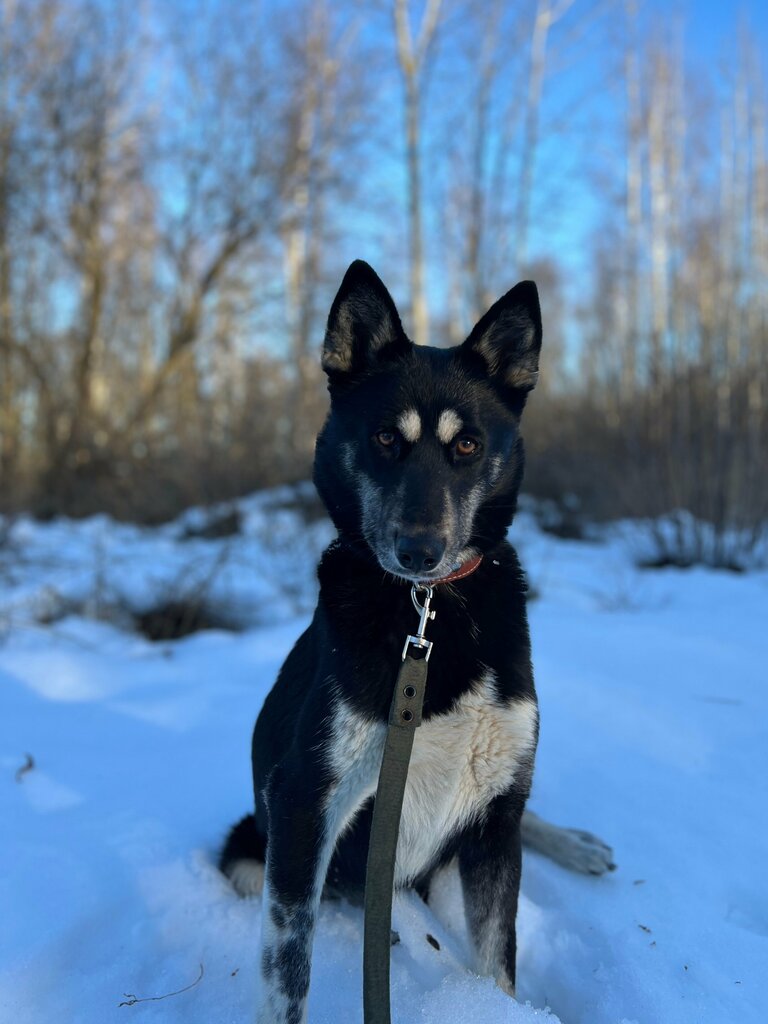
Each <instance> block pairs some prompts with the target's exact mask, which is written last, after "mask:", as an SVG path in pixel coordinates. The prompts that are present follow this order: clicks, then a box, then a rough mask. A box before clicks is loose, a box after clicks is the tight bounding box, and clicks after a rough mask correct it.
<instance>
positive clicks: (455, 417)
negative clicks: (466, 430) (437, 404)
mask: <svg viewBox="0 0 768 1024" xmlns="http://www.w3.org/2000/svg"><path fill="white" fill-rule="evenodd" d="M463 426H464V424H463V422H462V420H461V417H460V416H459V414H458V413H457V412H455V411H454V410H453V409H443V411H442V412H441V413H440V419H439V420H438V421H437V439H438V440H439V441H442V443H443V444H450V443H451V441H452V440H453V439H454V437H456V435H457V434H458V432H459V431H460V430H461V428H462V427H463Z"/></svg>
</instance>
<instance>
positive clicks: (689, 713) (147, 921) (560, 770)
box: [0, 492, 768, 1024]
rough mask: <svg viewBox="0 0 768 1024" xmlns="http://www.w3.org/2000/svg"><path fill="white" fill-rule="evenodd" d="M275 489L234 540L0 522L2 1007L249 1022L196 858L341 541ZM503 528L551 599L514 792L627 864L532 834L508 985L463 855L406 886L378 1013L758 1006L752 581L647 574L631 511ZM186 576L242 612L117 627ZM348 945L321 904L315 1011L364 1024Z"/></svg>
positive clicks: (242, 970)
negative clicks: (476, 925) (466, 882)
mask: <svg viewBox="0 0 768 1024" xmlns="http://www.w3.org/2000/svg"><path fill="white" fill-rule="evenodd" d="M287 497H289V496H288V495H286V494H284V493H282V492H281V493H280V494H276V493H275V492H273V493H272V494H271V495H262V496H259V497H255V498H250V499H247V500H246V501H243V502H242V503H240V504H239V508H240V510H241V513H242V522H243V533H242V534H241V535H237V536H233V537H229V538H223V539H221V540H204V539H201V538H192V539H186V540H185V539H182V537H183V536H184V534H185V532H186V531H187V529H188V528H189V526H190V525H194V524H195V523H196V522H198V523H199V522H201V521H204V514H203V513H199V512H198V513H190V514H188V516H186V517H185V518H184V519H183V520H182V521H180V522H178V523H175V524H170V525H168V526H165V527H161V528H156V529H141V528H138V527H133V526H125V525H119V524H116V523H113V522H111V521H109V520H107V519H104V518H97V519H92V520H87V521H84V522H78V523H74V522H69V521H64V520H60V521H56V522H53V523H50V524H39V523H34V522H32V521H31V520H27V519H20V520H18V521H17V522H16V523H14V524H13V525H12V526H11V527H10V530H9V540H8V541H7V542H6V545H5V547H4V548H3V549H0V587H2V592H1V593H0V820H1V821H2V822H3V827H2V830H1V831H0V907H2V916H1V918H0V921H1V924H0V1021H2V1022H3V1024H5V1021H8V1022H10V1021H13V1022H14V1024H43V1022H46V1024H47V1022H48V1021H51V1020H61V1021H66V1022H68V1024H69V1022H71V1024H110V1022H113V1021H115V1022H118V1021H119V1022H121V1024H122V1022H125V1021H129V1020H131V1021H135V1022H143V1021H162V1022H163V1024H175V1022H179V1024H180V1022H182V1021H184V1022H185V1024H186V1022H189V1021H201V1022H203V1021H204V1022H205V1024H229V1022H232V1024H235V1022H237V1024H242V1022H246V1021H249V1020H251V1019H252V1015H253V1007H254V1004H255V993H256V987H257V984H258V980H257V970H256V968H257V948H258V936H259V930H260V920H259V905H258V900H252V901H243V900H240V899H238V898H237V897H236V896H235V895H234V894H233V892H232V891H231V889H230V888H229V887H228V885H227V884H226V883H225V881H224V880H223V879H222V878H221V877H220V876H219V875H218V873H217V871H216V869H215V867H214V862H215V855H216V847H217V844H218V843H219V842H220V840H221V838H222V837H223V835H224V833H225V830H226V829H227V827H228V826H229V825H230V824H231V823H232V822H233V821H235V820H236V819H237V818H238V817H239V816H240V815H241V814H242V813H244V811H245V810H246V809H247V808H248V806H249V801H250V793H249V786H250V782H249V762H248V757H249V744H250V732H251V727H252V723H253V719H254V717H255V715H256V713H257V711H258V708H259V706H260V704H261V702H262V700H263V698H264V696H265V694H266V693H267V691H268V690H269V687H270V686H271V684H272V681H273V679H274V676H275V673H276V671H277V669H278V667H279V665H280V663H281V661H282V659H283V657H284V656H285V654H286V652H287V651H288V649H289V648H290V646H291V644H292V642H293V640H294V639H295V637H296V636H297V635H298V633H299V631H300V630H301V629H302V628H303V626H304V625H305V624H306V622H307V620H308V616H309V613H310V610H311V607H312V604H313V569H314V560H315V558H316V554H317V552H318V551H319V550H320V548H321V547H322V546H323V545H324V544H325V543H327V541H328V539H329V538H330V536H331V531H330V528H329V526H328V524H327V523H325V522H324V521H322V520H317V521H315V522H312V523H309V524H307V523H305V522H304V521H303V520H301V519H300V518H299V517H297V516H296V515H295V514H294V513H292V512H290V511H288V510H286V509H285V507H284V504H285V501H286V499H287ZM0 533H1V531H0ZM512 539H513V540H514V541H515V543H517V545H518V547H519V550H520V553H521V556H522V559H523V561H524V564H525V565H526V568H527V569H528V571H529V574H530V577H531V580H532V583H533V585H534V587H535V589H536V591H537V592H538V594H539V596H538V597H537V598H536V599H535V600H533V601H532V602H531V605H530V617H531V629H532V635H533V643H534V660H535V668H536V677H537V687H538V690H539V696H540V701H541V708H542V734H541V745H540V750H539V755H538V761H537V770H536V779H535V784H534V794H533V797H532V807H533V808H534V809H535V810H536V811H537V812H538V813H539V814H541V815H542V816H544V817H546V818H550V819H552V820H554V821H557V822H558V823H560V824H564V825H571V826H575V827H581V828H587V829H590V830H591V831H593V832H595V833H597V834H599V835H601V836H602V837H603V838H605V839H606V840H607V841H609V842H610V843H611V844H612V845H613V847H614V849H615V854H616V860H617V863H618V869H617V871H616V872H615V873H613V874H611V875H609V876H606V877H603V878H588V877H581V876H576V875H572V874H568V873H567V872H565V871H563V870H562V869H561V868H558V867H557V866H555V865H554V864H552V863H550V862H548V861H545V860H543V859H542V858H540V857H538V856H537V855H534V854H526V855H525V861H524V871H523V886H522V898H521V906H520V914H519V921H518V925H519V947H520V949H519V961H518V982H519V984H518V998H519V1002H517V1003H516V1002H514V1001H512V1000H511V999H509V998H508V997H507V996H505V995H504V994H503V993H501V992H500V991H499V990H498V989H497V988H496V987H495V985H494V984H493V982H492V981H490V980H488V979H484V978H478V977H477V976H476V975H475V974H474V973H473V972H472V969H471V968H472V961H471V956H470V952H469V947H468V944H467V937H466V934H465V931H464V928H463V924H462V915H461V898H460V893H459V891H458V886H457V883H456V880H455V878H453V877H451V876H446V877H445V878H443V879H441V881H440V884H439V885H438V886H437V891H436V893H435V898H434V901H433V906H432V908H429V909H428V908H427V907H425V906H424V905H423V904H422V903H421V901H420V900H419V899H418V898H416V897H415V896H413V895H409V896H406V897H403V898H399V899H398V900H397V901H396V905H395V912H394V927H395V928H396V929H397V930H398V932H399V934H400V937H401V942H400V944H399V945H397V946H395V947H394V948H393V952H392V977H393V1019H394V1021H395V1022H396V1024H431V1022H434V1024H438V1022H439V1024H463V1022H468V1021H472V1022H476V1024H530V1022H532V1021H534V1020H546V1021H547V1022H548V1024H557V1021H558V1020H559V1021H561V1022H562V1024H656V1022H662V1021H663V1022H664V1024H683V1022H685V1024H688V1022H696V1024H710V1022H711V1024H715V1022H716V1024H724V1022H729V1024H730V1022H734V1024H736V1022H738V1024H752V1022H755V1024H758V1022H760V1024H763V1022H764V1021H766V1020H768V996H767V995H766V980H767V979H766V973H767V972H766V968H767V967H768V889H766V886H765V881H764V870H765V864H766V863H768V829H767V827H766V824H765V808H766V806H768V800H767V799H766V798H767V797H768V743H767V742H766V740H767V739H768V736H767V735H766V734H767V732H768V725H767V723H768V716H767V715H766V711H768V687H766V685H765V683H766V669H765V665H766V662H767V660H768V659H767V658H766V656H767V655H768V641H767V640H766V623H768V615H767V614H766V613H767V612H768V574H767V573H765V572H755V573H751V574H748V575H743V576H735V575H729V574H725V573H716V572H712V571H709V570H703V569H692V570H688V571H679V570H664V571H661V572H647V571H645V572H643V571H639V570H637V569H635V568H633V562H632V543H631V541H632V528H631V527H629V526H627V527H624V528H623V530H613V531H611V532H610V533H608V534H606V536H605V537H604V538H603V540H602V541H600V542H590V543H575V542H564V541H560V540H556V539H554V538H552V537H550V536H548V535H545V534H543V533H541V532H539V531H538V529H537V528H536V526H535V525H534V521H533V518H532V517H531V516H528V515H522V516H521V517H520V518H519V520H518V522H516V524H515V526H514V528H513V530H512ZM196 588H197V589H199V590H204V591H205V592H206V593H207V594H208V595H209V597H210V599H211V600H212V601H213V602H214V603H219V604H222V605H226V606H227V608H228V610H229V614H230V617H231V618H232V619H233V620H237V621H238V623H239V625H240V626H241V627H245V629H244V631H243V632H239V633H231V632H223V631H208V632H200V633H196V634H194V635H192V636H190V637H187V638H186V639H184V640H180V641H176V642H162V643H151V642H149V641H148V640H145V639H144V638H143V637H142V636H140V635H139V634H138V633H136V632H135V631H133V630H132V629H131V628H129V627H130V626H131V623H132V615H135V614H137V613H139V612H141V611H143V610H146V609H147V608H148V607H149V606H150V605H151V604H152V603H153V602H155V601H158V600H161V599H162V598H163V597H166V598H167V597H168V596H170V595H174V594H176V595H178V594H179V593H191V592H194V591H195V589H196ZM121 609H122V611H121ZM28 754H29V755H31V757H32V759H33V762H34V763H33V766H32V767H30V768H28V769H27V770H24V766H25V763H26V756H27V755H28ZM428 934H429V935H431V936H433V937H434V938H435V939H436V940H437V942H438V943H439V946H440V949H439V950H437V949H435V948H434V946H433V945H432V944H430V943H429V942H428V941H427V938H426V936H427V935H428ZM361 942H362V914H361V911H360V910H358V909H355V908H351V907H349V906H347V905H345V904H325V905H324V906H323V908H322V912H321V916H320V922H319V928H318V934H317V938H316V942H315V955H314V960H313V978H312V990H311V997H310V1021H311V1022H312V1024H323V1022H329V1024H330V1022H333V1024H345V1022H350V1024H351V1022H360V1021H361V1020H362V1014H361V1010H360V1004H361V997H360V988H361V977H360V959H361V956H360V953H361ZM201 970H202V976H200V975H201ZM198 979H199V980H198ZM182 989H186V991H181V990H182ZM174 993H175V994H174ZM158 996H167V998H163V999H160V1000H157V999H152V1000H151V1001H150V997H158ZM145 1000H147V1001H145ZM121 1003H122V1004H128V1005H120V1004H121ZM548 1008H551V1009H548Z"/></svg>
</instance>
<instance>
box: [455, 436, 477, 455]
mask: <svg viewBox="0 0 768 1024" xmlns="http://www.w3.org/2000/svg"><path fill="white" fill-rule="evenodd" d="M476 451H477V441H473V440H472V438H471V437H460V438H459V440H458V441H457V442H456V454H457V455H462V456H466V455H474V454H475V452H476Z"/></svg>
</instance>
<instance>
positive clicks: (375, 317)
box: [322, 260, 411, 382]
mask: <svg viewBox="0 0 768 1024" xmlns="http://www.w3.org/2000/svg"><path fill="white" fill-rule="evenodd" d="M410 347H411V342H410V341H409V340H408V338H407V337H406V336H405V332H404V331H403V326H402V324H401V323H400V317H399V315H398V312H397V309H396V308H395V304H394V302H393V301H392V296H391V295H390V294H389V292H388V291H387V289H386V288H385V287H384V285H383V283H382V281H381V279H380V278H379V276H378V274H376V272H375V271H374V270H373V268H372V267H370V266H369V265H368V264H367V263H365V262H363V260H355V262H354V263H352V264H351V266H350V268H349V270H348V271H347V272H346V274H345V275H344V280H343V281H342V282H341V287H340V288H339V290H338V293H337V295H336V298H335V299H334V300H333V305H332V306H331V312H330V313H329V315H328V326H327V327H326V331H325V342H324V344H323V356H322V366H323V369H324V370H325V372H326V373H327V374H328V376H329V378H330V379H331V382H334V381H337V380H343V379H344V378H345V377H346V376H347V375H355V374H357V373H361V372H363V371H365V370H367V369H371V368H372V367H373V366H374V365H375V364H376V363H377V362H380V361H382V360H384V359H386V358H390V357H397V356H398V355H401V354H403V353H405V352H406V351H408V349H410Z"/></svg>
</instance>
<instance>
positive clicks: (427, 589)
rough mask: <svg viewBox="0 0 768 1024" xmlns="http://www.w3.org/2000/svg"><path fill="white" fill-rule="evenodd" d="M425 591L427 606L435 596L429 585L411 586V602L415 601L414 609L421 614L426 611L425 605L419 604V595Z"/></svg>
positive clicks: (415, 584)
mask: <svg viewBox="0 0 768 1024" xmlns="http://www.w3.org/2000/svg"><path fill="white" fill-rule="evenodd" d="M422 590H423V591H424V598H425V600H424V604H427V603H428V602H429V601H431V600H432V598H433V596H434V590H433V589H432V587H430V586H429V585H428V584H427V583H413V584H411V600H412V601H413V607H414V608H415V609H416V611H417V612H418V613H419V614H421V613H422V612H423V611H424V604H419V599H418V597H417V596H416V595H417V594H419V593H421V591H422Z"/></svg>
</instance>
